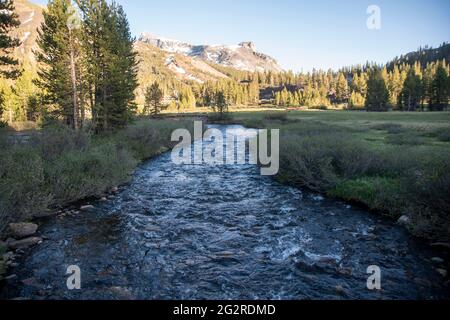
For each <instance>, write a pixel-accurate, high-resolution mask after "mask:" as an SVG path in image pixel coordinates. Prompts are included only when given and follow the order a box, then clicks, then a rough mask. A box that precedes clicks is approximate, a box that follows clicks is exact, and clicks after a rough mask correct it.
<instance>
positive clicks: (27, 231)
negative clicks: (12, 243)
mask: <svg viewBox="0 0 450 320" xmlns="http://www.w3.org/2000/svg"><path fill="white" fill-rule="evenodd" d="M9 229H10V231H11V233H12V236H13V237H14V238H26V237H30V236H32V235H33V234H35V233H36V231H37V229H38V225H37V224H34V223H24V222H23V223H11V224H10V225H9Z"/></svg>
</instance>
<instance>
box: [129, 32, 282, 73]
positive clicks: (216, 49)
mask: <svg viewBox="0 0 450 320" xmlns="http://www.w3.org/2000/svg"><path fill="white" fill-rule="evenodd" d="M138 41H139V42H143V43H147V44H150V45H152V46H154V47H157V48H159V49H161V50H163V51H166V52H170V53H178V54H182V55H184V56H187V57H192V58H197V59H199V60H203V61H206V62H210V63H215V64H219V65H223V66H227V67H232V68H235V69H238V70H242V71H251V72H254V71H260V72H263V71H273V72H281V71H283V70H282V68H281V67H280V66H279V65H278V63H277V61H276V60H275V59H273V58H271V57H269V56H268V55H265V54H263V53H260V52H257V51H256V49H255V46H254V44H253V43H252V42H241V43H240V44H238V45H230V46H226V45H192V44H189V43H185V42H182V41H179V40H173V39H167V38H162V37H157V36H153V35H152V34H150V33H142V34H141V35H140V36H139V39H138Z"/></svg>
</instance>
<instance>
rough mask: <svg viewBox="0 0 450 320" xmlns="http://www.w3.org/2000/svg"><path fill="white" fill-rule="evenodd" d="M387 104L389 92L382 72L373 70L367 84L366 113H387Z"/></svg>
mask: <svg viewBox="0 0 450 320" xmlns="http://www.w3.org/2000/svg"><path fill="white" fill-rule="evenodd" d="M388 102H389V91H388V89H387V86H386V81H385V77H384V75H383V72H380V71H379V70H374V71H372V73H371V74H370V76H369V80H368V82H367V97H366V109H367V111H387V110H388Z"/></svg>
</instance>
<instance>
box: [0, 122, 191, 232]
mask: <svg viewBox="0 0 450 320" xmlns="http://www.w3.org/2000/svg"><path fill="white" fill-rule="evenodd" d="M178 128H188V129H192V128H193V121H192V120H189V119H185V120H181V121H178V120H177V119H163V120H148V119H147V120H138V121H136V122H135V123H134V124H132V125H130V126H129V127H127V128H126V129H123V130H121V131H119V132H117V133H114V134H108V135H100V136H90V135H88V134H87V133H85V132H79V133H75V132H74V131H71V130H69V129H67V128H65V127H53V128H47V129H42V130H35V131H31V132H27V136H26V137H24V136H23V135H16V134H12V133H11V132H6V131H3V132H0V150H1V157H0V178H1V179H0V231H2V230H4V229H5V227H6V226H7V224H8V223H10V222H16V221H25V220H29V219H32V218H33V217H37V216H42V215H46V214H48V213H49V212H50V211H51V210H53V209H54V208H55V207H60V206H65V205H67V204H69V203H71V202H74V201H78V200H82V199H85V198H89V197H99V196H101V195H103V194H104V193H105V192H107V191H108V190H111V188H113V187H116V186H117V185H120V184H122V183H125V182H127V181H128V179H129V178H130V176H131V173H132V172H133V170H134V168H135V167H136V166H137V164H138V163H139V162H141V161H143V160H145V159H149V158H151V157H153V156H155V155H157V154H159V153H161V152H163V151H166V150H167V149H168V148H170V147H171V146H172V142H171V141H170V137H171V133H172V131H173V130H175V129H178Z"/></svg>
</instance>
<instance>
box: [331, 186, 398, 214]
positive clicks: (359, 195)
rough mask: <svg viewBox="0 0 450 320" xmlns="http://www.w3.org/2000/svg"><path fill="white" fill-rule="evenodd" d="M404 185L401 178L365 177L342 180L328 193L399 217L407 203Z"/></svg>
mask: <svg viewBox="0 0 450 320" xmlns="http://www.w3.org/2000/svg"><path fill="white" fill-rule="evenodd" d="M402 187H403V186H402V183H401V181H400V180H399V179H392V178H384V177H363V178H358V179H354V180H347V181H342V182H340V183H339V184H338V185H337V186H336V187H335V188H334V189H332V190H330V191H329V192H328V195H330V196H331V197H335V198H340V199H344V200H346V201H350V202H356V203H360V204H363V205H366V206H367V207H368V208H369V209H372V210H376V211H379V212H382V213H384V214H389V215H390V216H392V217H394V218H398V217H400V215H401V214H402V210H403V208H404V207H405V205H406V200H405V198H404V195H403V194H402V193H401V191H402V190H403V189H402Z"/></svg>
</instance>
